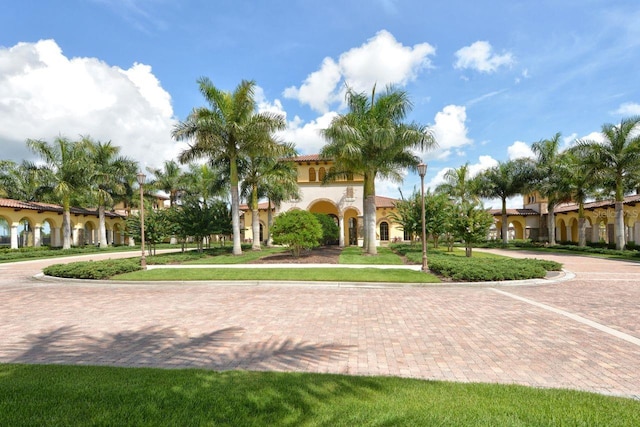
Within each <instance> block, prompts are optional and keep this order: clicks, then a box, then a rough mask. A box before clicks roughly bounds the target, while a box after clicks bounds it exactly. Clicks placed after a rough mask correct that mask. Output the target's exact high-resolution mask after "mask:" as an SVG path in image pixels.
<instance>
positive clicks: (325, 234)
mask: <svg viewBox="0 0 640 427" xmlns="http://www.w3.org/2000/svg"><path fill="white" fill-rule="evenodd" d="M314 215H315V217H316V219H317V220H318V222H319V223H320V226H321V227H322V237H321V238H320V242H319V243H320V244H321V245H335V244H336V243H338V240H339V239H340V228H339V227H338V224H336V221H335V220H334V219H333V218H332V217H331V216H329V215H327V214H321V213H315V214H314Z"/></svg>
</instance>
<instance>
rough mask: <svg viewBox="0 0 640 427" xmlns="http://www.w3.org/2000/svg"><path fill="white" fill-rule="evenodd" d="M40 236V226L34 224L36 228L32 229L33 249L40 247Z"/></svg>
mask: <svg viewBox="0 0 640 427" xmlns="http://www.w3.org/2000/svg"><path fill="white" fill-rule="evenodd" d="M41 234H42V225H40V224H36V226H35V227H33V246H34V247H35V248H39V247H40V246H42V238H41V237H40V236H41Z"/></svg>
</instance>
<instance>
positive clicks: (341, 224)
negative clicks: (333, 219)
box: [338, 215, 344, 248]
mask: <svg viewBox="0 0 640 427" xmlns="http://www.w3.org/2000/svg"><path fill="white" fill-rule="evenodd" d="M338 228H339V229H340V242H339V246H340V247H341V248H344V215H340V216H339V217H338Z"/></svg>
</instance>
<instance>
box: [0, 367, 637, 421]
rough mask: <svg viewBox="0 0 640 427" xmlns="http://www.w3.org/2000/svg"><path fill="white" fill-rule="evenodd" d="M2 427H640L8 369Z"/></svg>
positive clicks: (445, 394) (273, 383)
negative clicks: (150, 426)
mask: <svg viewBox="0 0 640 427" xmlns="http://www.w3.org/2000/svg"><path fill="white" fill-rule="evenodd" d="M0 425H3V426H22V425H47V426H50V425H56V426H58V425H59V426H62V425H113V426H115V425H117V426H127V425H130V426H134V425H135V426H140V425H176V426H182V425H227V426H248V425H255V426H263V425H265V426H266V425H274V426H299V425H308V426H311V425H322V426H433V425H447V426H523V425H535V426H558V425H571V426H579V425H584V426H637V425H640V402H639V401H634V400H631V399H623V398H615V397H611V396H603V395H598V394H592V393H584V392H577V391H567V390H550V389H538V388H528V387H521V386H515V385H496V384H464V383H450V382H441V381H423V380H415V379H402V378H395V377H354V376H343V375H326V374H305V373H275V372H247V371H225V372H215V371H207V370H201V369H166V370H165V369H151V368H114V367H95V366H60V365H6V364H5V365H0Z"/></svg>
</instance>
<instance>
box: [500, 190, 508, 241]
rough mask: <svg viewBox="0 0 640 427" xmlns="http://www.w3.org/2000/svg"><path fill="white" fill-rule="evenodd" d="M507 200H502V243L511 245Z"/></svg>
mask: <svg viewBox="0 0 640 427" xmlns="http://www.w3.org/2000/svg"><path fill="white" fill-rule="evenodd" d="M507 221H508V219H507V199H506V198H503V199H502V227H501V230H500V232H501V233H502V243H503V244H505V245H506V244H507V243H509V224H508V223H507Z"/></svg>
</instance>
